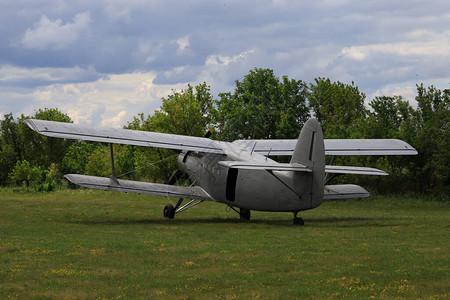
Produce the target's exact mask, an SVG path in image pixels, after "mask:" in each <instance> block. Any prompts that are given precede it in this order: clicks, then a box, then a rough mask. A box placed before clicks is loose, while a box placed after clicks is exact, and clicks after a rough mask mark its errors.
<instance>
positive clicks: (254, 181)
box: [178, 142, 318, 212]
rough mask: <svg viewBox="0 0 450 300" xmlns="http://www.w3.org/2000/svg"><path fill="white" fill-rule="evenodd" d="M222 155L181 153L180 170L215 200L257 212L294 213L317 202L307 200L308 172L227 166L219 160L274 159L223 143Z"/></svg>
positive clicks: (309, 174)
mask: <svg viewBox="0 0 450 300" xmlns="http://www.w3.org/2000/svg"><path fill="white" fill-rule="evenodd" d="M223 146H224V149H225V150H226V151H225V152H226V154H223V155H218V154H211V153H197V152H190V153H187V152H182V153H181V154H180V155H179V157H178V165H179V168H180V170H182V171H183V172H185V173H187V174H188V176H189V179H190V180H191V182H193V183H194V185H196V186H200V187H201V188H203V189H204V190H205V191H206V192H207V193H208V194H209V195H210V196H211V198H213V199H214V200H215V201H217V202H221V203H225V204H227V205H230V206H234V207H238V208H242V209H249V210H261V211H281V212H297V211H301V210H307V209H311V208H314V207H317V206H318V205H315V204H313V203H311V201H310V198H311V197H310V187H311V173H297V172H291V171H266V170H248V169H235V168H228V167H226V166H222V165H220V164H219V162H220V161H249V162H269V163H275V161H273V160H271V159H270V158H267V157H265V156H263V155H260V154H257V153H249V152H248V151H245V150H242V149H241V148H240V147H239V146H237V145H235V144H233V143H226V142H223Z"/></svg>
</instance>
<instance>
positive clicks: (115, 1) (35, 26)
mask: <svg viewBox="0 0 450 300" xmlns="http://www.w3.org/2000/svg"><path fill="white" fill-rule="evenodd" d="M0 41H1V42H0V119H2V118H3V116H4V115H5V114H7V113H13V115H14V116H16V117H18V116H19V115H20V114H25V115H29V116H31V115H33V114H34V113H35V112H36V111H37V110H38V109H40V108H41V109H43V108H58V109H59V110H60V111H62V112H63V113H65V114H68V115H69V117H70V118H71V119H72V120H73V121H74V122H75V123H78V124H90V125H100V126H107V127H122V126H124V125H126V124H127V122H128V121H131V120H132V119H133V117H134V116H136V115H137V114H139V113H144V114H145V115H147V114H152V113H153V112H154V111H155V109H158V108H159V107H160V105H161V98H162V97H167V96H168V95H170V94H171V93H172V90H177V91H179V90H181V89H185V88H186V87H187V84H188V83H191V84H192V85H196V84H198V83H202V82H206V83H207V84H208V85H209V86H211V92H212V93H213V95H215V97H216V98H217V94H218V93H221V92H232V91H233V90H234V88H235V80H240V81H241V80H242V79H243V78H244V76H245V75H246V74H248V72H249V71H250V70H251V69H254V68H269V69H272V70H274V73H275V75H276V76H279V77H281V76H283V75H287V76H288V77H289V78H292V79H296V80H303V81H305V82H308V83H312V82H314V78H317V77H324V78H330V79H331V80H332V81H340V82H343V83H348V84H351V82H354V84H355V85H356V86H358V87H359V89H360V91H362V92H364V93H365V94H366V96H367V99H366V101H367V102H370V101H371V100H372V99H373V98H374V97H376V96H381V95H386V96H393V95H402V96H403V98H404V99H406V100H408V101H410V102H411V104H412V105H414V104H415V101H414V97H415V95H416V84H417V83H424V85H425V86H430V85H434V86H436V87H438V88H440V89H446V88H450V68H449V67H450V1H448V0H430V1H418V0H408V1H395V0H377V1H360V0H355V1H353V0H339V1H338V0H324V1H321V0H317V1H302V0H292V1H291V0H256V1H237V0H222V1H214V0H192V1H182V0H163V1H154V0H127V1H119V0H109V1H106V0H97V1H92V0H78V1H64V0H52V1H46V0H20V1H1V2H0Z"/></svg>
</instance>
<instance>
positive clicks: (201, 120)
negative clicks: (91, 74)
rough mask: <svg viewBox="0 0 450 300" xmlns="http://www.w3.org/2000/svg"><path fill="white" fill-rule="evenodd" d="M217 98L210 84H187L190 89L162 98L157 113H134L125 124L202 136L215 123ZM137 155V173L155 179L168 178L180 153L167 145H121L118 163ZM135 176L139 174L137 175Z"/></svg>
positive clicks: (156, 130)
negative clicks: (148, 146) (214, 97)
mask: <svg viewBox="0 0 450 300" xmlns="http://www.w3.org/2000/svg"><path fill="white" fill-rule="evenodd" d="M214 111H215V108H214V99H213V97H212V95H211V93H210V88H209V86H207V85H206V83H201V84H199V85H197V86H195V87H192V86H191V85H190V84H188V87H187V89H185V90H181V91H179V92H177V91H173V93H172V95H169V96H168V97H166V98H162V105H161V107H160V109H159V110H157V111H156V112H155V113H154V115H148V116H145V115H144V114H143V113H141V114H139V115H138V116H136V117H134V119H133V121H131V122H129V123H128V125H127V126H126V127H125V128H127V129H135V130H143V131H155V132H164V133H171V134H182V135H189V136H203V135H204V134H205V132H206V131H207V129H208V128H209V127H210V126H212V124H211V123H212V119H213V117H212V116H213V113H214ZM131 155H132V156H133V157H134V167H135V169H137V170H139V171H137V172H136V173H137V176H142V177H145V178H148V179H152V181H157V180H162V181H164V182H167V181H169V179H170V177H171V175H172V174H173V173H174V172H175V170H176V169H177V162H176V156H177V154H176V153H175V152H174V151H172V150H168V149H160V148H145V147H131V146H127V147H126V148H122V150H121V152H120V153H118V154H117V157H118V158H120V157H123V158H124V160H123V161H122V162H118V165H119V166H122V167H123V168H124V169H125V168H127V169H128V168H130V166H129V165H128V167H125V165H126V164H127V160H126V159H125V158H126V157H128V158H129V157H131ZM134 176H136V175H134Z"/></svg>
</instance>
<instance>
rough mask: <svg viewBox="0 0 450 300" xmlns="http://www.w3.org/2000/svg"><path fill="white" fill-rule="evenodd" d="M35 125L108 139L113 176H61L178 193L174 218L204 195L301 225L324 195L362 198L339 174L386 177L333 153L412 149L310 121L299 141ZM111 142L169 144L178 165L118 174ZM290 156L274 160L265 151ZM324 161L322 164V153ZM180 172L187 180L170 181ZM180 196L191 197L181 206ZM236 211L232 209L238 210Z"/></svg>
mask: <svg viewBox="0 0 450 300" xmlns="http://www.w3.org/2000/svg"><path fill="white" fill-rule="evenodd" d="M25 124H27V125H28V126H29V127H30V128H31V129H33V130H34V131H36V132H38V133H40V134H43V135H45V136H49V137H57V138H66V139H76V140H86V141H94V142H104V143H109V144H110V145H111V161H112V175H111V176H110V177H109V178H106V177H96V176H88V175H82V174H67V175H65V176H64V177H65V178H66V179H67V180H68V181H70V182H72V183H74V184H77V185H79V186H82V187H86V188H94V189H101V190H108V191H121V192H127V193H138V194H152V195H158V196H165V197H174V198H179V200H178V202H177V203H176V205H175V206H173V205H172V204H168V205H166V206H165V208H164V217H165V218H169V219H173V218H174V217H175V215H176V214H179V213H181V212H183V211H185V210H187V209H189V208H192V207H194V206H196V205H198V204H200V203H202V202H204V201H214V202H219V203H223V204H225V205H227V206H229V207H230V208H231V209H233V210H234V211H236V212H237V213H238V214H239V215H240V218H241V219H245V220H250V211H251V210H255V211H270V212H291V213H293V214H294V218H293V224H294V225H303V224H304V221H303V219H302V218H300V217H298V216H297V214H298V213H299V212H300V211H305V210H309V209H313V208H316V207H318V206H319V205H320V204H321V203H322V201H323V200H330V199H343V198H362V197H368V196H369V195H370V194H369V192H368V191H367V190H366V189H364V188H363V187H361V186H358V185H355V184H339V185H331V184H329V182H330V180H331V179H332V178H334V177H335V176H337V175H340V174H361V175H380V176H383V175H388V174H387V173H386V172H384V171H382V170H379V169H375V168H368V167H353V166H338V165H332V161H333V160H334V157H335V156H336V155H416V154H417V151H416V150H415V149H414V148H413V147H412V146H411V145H409V144H408V143H406V142H404V141H402V140H398V139H325V140H324V138H323V133H322V128H321V125H320V123H319V122H318V121H317V120H316V119H309V120H308V121H307V122H305V124H304V126H303V128H302V130H301V132H300V135H299V137H298V139H286V140H236V141H234V142H223V141H217V140H211V139H209V138H208V137H209V135H210V133H208V134H207V135H206V136H205V137H192V136H184V135H174V134H166V133H157V132H148V131H138V130H128V129H115V128H104V127H93V126H86V125H76V124H72V123H61V122H54V121H45V120H36V119H28V120H25ZM114 143H119V144H128V145H135V146H145V147H160V148H167V149H172V150H174V151H176V152H177V153H179V155H178V159H177V163H178V167H179V170H178V171H177V172H176V174H175V175H174V176H173V177H172V178H171V180H170V181H169V184H160V183H150V182H142V181H131V180H124V179H118V178H117V176H116V174H115V169H114V153H113V151H112V150H113V147H112V145H113V144H114ZM283 155H287V156H291V159H290V162H289V163H279V162H276V161H275V160H273V159H271V158H270V157H271V156H283ZM326 155H330V156H332V158H331V164H329V165H326V163H325V156H326ZM183 174H187V176H188V178H189V179H190V182H192V184H191V185H190V186H177V185H174V184H175V183H176V182H177V180H178V178H179V177H180V176H181V175H183ZM184 199H190V201H189V202H188V203H186V204H184V205H183V201H184ZM238 209H239V210H238Z"/></svg>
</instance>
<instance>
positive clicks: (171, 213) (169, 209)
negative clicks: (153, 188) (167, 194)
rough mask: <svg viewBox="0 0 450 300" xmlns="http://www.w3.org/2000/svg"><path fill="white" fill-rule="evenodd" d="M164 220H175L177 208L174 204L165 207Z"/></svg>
mask: <svg viewBox="0 0 450 300" xmlns="http://www.w3.org/2000/svg"><path fill="white" fill-rule="evenodd" d="M164 218H166V219H173V218H175V207H173V205H172V204H167V205H166V206H165V207H164Z"/></svg>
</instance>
